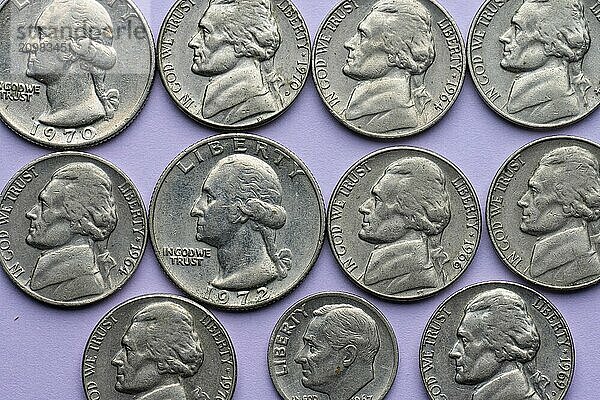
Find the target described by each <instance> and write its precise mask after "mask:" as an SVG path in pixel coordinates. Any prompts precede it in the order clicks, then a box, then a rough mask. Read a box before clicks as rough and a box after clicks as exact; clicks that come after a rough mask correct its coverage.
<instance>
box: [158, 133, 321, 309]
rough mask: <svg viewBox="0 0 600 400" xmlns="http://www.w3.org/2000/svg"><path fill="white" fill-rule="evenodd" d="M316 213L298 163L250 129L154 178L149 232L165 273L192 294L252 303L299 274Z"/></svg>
mask: <svg viewBox="0 0 600 400" xmlns="http://www.w3.org/2000/svg"><path fill="white" fill-rule="evenodd" d="M324 214H325V212H324V205H323V199H322V197H321V192H320V190H319V187H318V185H317V183H316V181H315V180H314V178H313V176H312V174H311V173H310V171H309V170H308V169H307V167H306V166H305V165H304V163H303V162H302V161H301V160H300V159H299V158H298V157H296V156H295V155H294V154H293V153H291V152H290V151H289V150H288V149H286V148H285V147H283V146H281V145H280V144H278V143H276V142H274V141H271V140H268V139H264V138H262V137H259V136H255V135H249V134H225V135H217V136H213V137H209V138H207V139H205V140H203V141H201V142H198V143H196V144H195V145H193V146H191V147H189V148H187V149H186V150H184V151H183V152H182V153H181V154H179V155H178V156H177V157H176V158H175V160H173V161H172V162H171V164H169V166H168V167H167V169H166V170H165V172H163V174H162V176H161V177H160V179H159V181H158V183H157V185H156V188H155V190H154V194H153V196H152V203H151V205H150V225H151V229H150V235H151V238H152V244H153V246H154V251H155V253H156V256H157V257H158V260H159V261H160V264H161V265H162V267H163V269H164V270H165V272H166V273H167V275H168V276H169V277H170V278H171V279H172V280H173V282H175V284H177V285H178V286H179V287H180V288H181V289H183V290H184V291H185V292H187V293H188V294H189V295H190V296H192V297H194V298H195V299H197V300H199V301H202V302H205V303H208V304H212V305H216V306H219V307H222V308H226V309H233V310H244V309H250V308H255V307H260V306H263V305H266V304H268V303H271V302H273V301H275V300H277V299H278V298H280V297H282V296H284V295H285V294H287V293H288V292H290V291H291V290H292V289H293V288H295V287H296V286H297V285H298V284H299V283H300V282H301V281H302V279H303V278H304V277H305V276H306V274H307V273H308V271H309V270H310V268H311V267H312V265H313V264H314V263H315V261H316V259H317V256H318V254H319V252H320V249H321V246H322V244H323V237H324V234H325V215H324Z"/></svg>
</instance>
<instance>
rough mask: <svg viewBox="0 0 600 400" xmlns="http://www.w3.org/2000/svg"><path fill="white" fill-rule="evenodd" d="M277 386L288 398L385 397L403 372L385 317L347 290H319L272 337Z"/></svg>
mask: <svg viewBox="0 0 600 400" xmlns="http://www.w3.org/2000/svg"><path fill="white" fill-rule="evenodd" d="M267 361H268V364H269V373H270V375H271V379H272V380H273V384H274V385H275V388H276V389H277V391H278V392H279V394H280V395H281V397H282V398H284V399H285V400H294V399H311V400H318V399H331V400H334V399H335V400H355V399H356V400H359V399H360V400H380V399H383V398H384V397H385V395H386V393H387V392H388V391H389V390H390V388H391V386H392V384H393V383H394V379H395V378H396V371H397V370H398V345H397V342H396V336H395V335H394V330H393V329H392V327H391V326H390V324H389V322H388V321H387V319H386V318H385V316H384V315H383V314H382V313H381V312H380V311H379V310H378V309H377V308H376V307H375V306H374V305H372V304H371V303H369V302H368V301H366V300H364V299H362V298H360V297H357V296H354V295H351V294H348V293H336V292H330V293H318V294H314V295H311V296H308V297H306V298H304V299H302V300H300V301H299V302H297V303H296V304H294V305H293V306H291V307H290V308H289V309H288V310H287V311H286V312H285V313H284V314H283V315H282V316H281V318H280V319H279V321H278V322H277V325H275V328H274V329H273V333H272V334H271V339H270V340H269V353H268V357H267Z"/></svg>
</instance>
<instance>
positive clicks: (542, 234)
mask: <svg viewBox="0 0 600 400" xmlns="http://www.w3.org/2000/svg"><path fill="white" fill-rule="evenodd" d="M599 159H600V147H599V146H598V145H597V144H596V143H594V142H591V141H588V140H585V139H581V138H577V137H572V136H559V137H550V138H545V139H541V140H537V141H534V142H531V143H529V144H527V145H525V146H523V147H522V148H520V149H519V150H517V151H516V152H515V153H513V154H512V155H511V156H510V157H509V158H508V159H507V160H506V161H505V162H504V164H503V165H502V166H501V167H500V169H499V171H498V173H497V174H496V177H495V178H494V181H493V182H492V185H491V187H490V191H489V194H488V200H487V207H486V218H487V225H488V231H489V234H490V237H491V239H492V243H493V244H494V247H495V249H496V252H497V253H498V255H499V256H500V258H501V259H502V261H503V262H504V264H505V265H506V266H507V267H509V268H510V269H511V270H512V271H513V272H515V273H516V274H518V275H520V276H521V277H523V278H524V279H527V280H528V281H530V282H532V283H536V284H538V285H542V286H545V287H548V288H551V289H559V290H570V289H579V288H582V287H586V286H589V285H592V284H595V283H597V282H598V281H600V255H599V254H598V250H599V247H600V168H599V161H598V160H599Z"/></svg>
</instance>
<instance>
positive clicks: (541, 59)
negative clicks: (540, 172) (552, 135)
mask: <svg viewBox="0 0 600 400" xmlns="http://www.w3.org/2000/svg"><path fill="white" fill-rule="evenodd" d="M500 42H502V44H503V48H504V56H503V58H502V61H501V62H500V66H501V67H502V68H503V69H505V70H507V71H509V72H515V73H516V74H517V75H516V77H515V79H514V81H513V83H512V87H511V89H510V94H509V95H508V102H507V103H506V111H507V112H508V113H509V114H511V115H513V116H515V117H517V118H520V119H522V120H524V121H527V122H532V123H537V124H547V123H551V122H554V121H559V120H561V119H564V118H572V117H575V116H577V115H579V114H581V113H583V112H584V111H585V108H587V106H588V102H587V99H586V92H587V91H588V89H589V88H590V87H591V85H590V81H589V79H588V78H586V77H585V75H584V73H583V70H582V64H583V58H584V56H585V54H586V53H587V51H588V50H589V48H590V31H589V27H588V23H587V21H586V20H585V16H584V6H583V4H582V3H581V1H580V0H524V2H523V5H521V7H519V9H518V10H517V12H516V13H515V15H514V16H513V18H512V20H511V25H510V27H509V28H508V30H507V31H506V32H504V34H503V35H502V36H500Z"/></svg>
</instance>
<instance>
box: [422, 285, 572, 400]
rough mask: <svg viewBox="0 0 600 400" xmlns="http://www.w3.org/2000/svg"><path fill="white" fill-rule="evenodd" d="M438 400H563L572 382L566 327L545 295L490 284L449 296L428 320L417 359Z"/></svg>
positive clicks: (469, 288) (433, 395)
mask: <svg viewBox="0 0 600 400" xmlns="http://www.w3.org/2000/svg"><path fill="white" fill-rule="evenodd" d="M419 365H420V368H421V377H422V378H423V383H424V384H425V388H426V390H427V394H428V395H429V397H430V398H431V399H433V400H442V399H452V400H484V399H485V400H548V399H552V400H561V399H563V398H564V397H565V395H566V393H567V390H568V388H569V385H570V384H571V381H572V380H573V371H574V368H575V347H574V344H573V338H572V336H571V332H570V331H569V327H568V326H567V322H566V321H565V319H564V318H563V316H562V315H561V314H560V312H559V311H558V310H557V309H556V307H554V306H553V305H552V303H550V301H548V300H547V299H546V298H545V297H544V296H542V295H541V294H539V293H537V292H535V291H533V290H531V289H529V288H527V287H525V286H521V285H517V284H515V283H510V282H484V283H479V284H476V285H472V286H469V287H467V288H465V289H462V290H460V291H459V292H457V293H455V294H453V295H452V296H450V297H449V298H448V299H447V300H446V301H444V302H443V303H442V305H440V306H439V308H438V309H437V310H436V311H435V313H434V314H433V316H432V317H431V319H430V320H429V322H428V324H427V326H426V327H425V330H424V332H423V337H422V339H421V348H420V354H419Z"/></svg>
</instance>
